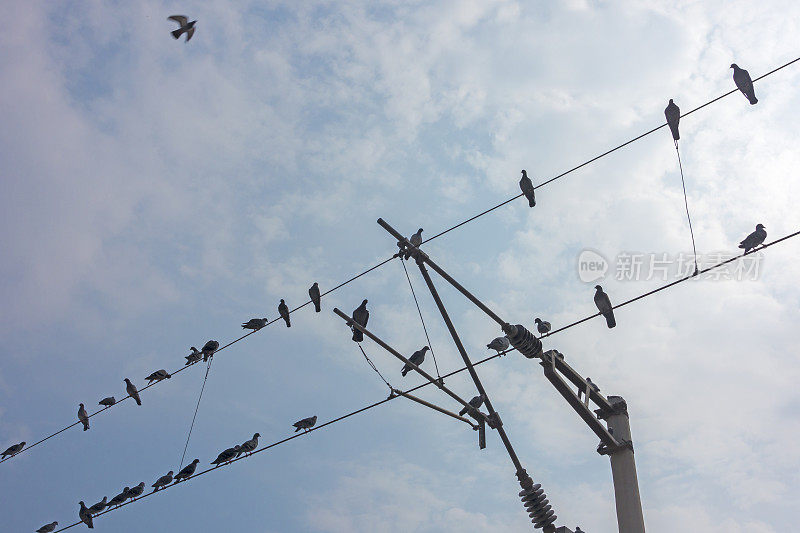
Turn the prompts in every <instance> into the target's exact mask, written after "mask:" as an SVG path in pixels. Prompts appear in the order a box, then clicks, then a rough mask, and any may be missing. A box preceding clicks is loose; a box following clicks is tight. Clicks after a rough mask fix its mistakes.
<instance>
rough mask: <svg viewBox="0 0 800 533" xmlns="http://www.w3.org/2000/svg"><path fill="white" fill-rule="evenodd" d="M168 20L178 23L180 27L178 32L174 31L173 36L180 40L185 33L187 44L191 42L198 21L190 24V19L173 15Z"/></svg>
mask: <svg viewBox="0 0 800 533" xmlns="http://www.w3.org/2000/svg"><path fill="white" fill-rule="evenodd" d="M167 20H174V21H175V22H177V23H178V24H179V25H180V27H179V28H178V29H177V30H174V31H172V32H171V33H172V36H173V37H174V38H176V39H178V38H179V37H180V36H181V35H183V34H184V33H185V34H186V42H187V43H188V42H189V39H191V38H192V35H194V25H195V24H196V23H197V21H196V20H193V21H191V22H189V19H188V18H186V17H184V16H183V15H172V16H169V17H167Z"/></svg>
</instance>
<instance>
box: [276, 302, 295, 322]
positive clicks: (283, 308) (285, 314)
mask: <svg viewBox="0 0 800 533" xmlns="http://www.w3.org/2000/svg"><path fill="white" fill-rule="evenodd" d="M278 313H280V315H281V318H283V319H284V320H285V321H286V327H287V328H290V327H292V321H291V320H290V319H289V306H287V305H286V302H285V301H283V299H281V303H279V304H278Z"/></svg>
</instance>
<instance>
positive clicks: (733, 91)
mask: <svg viewBox="0 0 800 533" xmlns="http://www.w3.org/2000/svg"><path fill="white" fill-rule="evenodd" d="M798 61H800V57H798V58H796V59H793V60H791V61H789V62H788V63H784V64H783V65H781V66H779V67H777V68H774V69H772V70H770V71H769V72H767V73H766V74H762V75H761V76H759V77H757V78H756V79H754V80H753V83H755V82H757V81H758V80H761V79H764V78H766V77H767V76H769V75H771V74H774V73H776V72H778V71H779V70H781V69H784V68H786V67H788V66H789V65H791V64H793V63H796V62H798ZM738 90H739V89H732V90H730V91H728V92H727V93H725V94H723V95H720V96H717V97H716V98H714V99H713V100H709V101H708V102H706V103H704V104H702V105H700V106H698V107H695V108H694V109H692V110H690V111H687V112H686V113H684V114H682V115H681V118H683V117H685V116H687V115H691V114H692V113H694V112H695V111H700V110H701V109H703V108H704V107H706V106H709V105H711V104H713V103H714V102H717V101H719V100H722V99H723V98H725V97H726V96H730V95H731V94H733V93H735V92H737V91H738ZM666 125H667V123H666V122H664V123H663V124H661V125H660V126H657V127H655V128H653V129H651V130H650V131H647V132H645V133H642V134H641V135H639V136H637V137H634V138H633V139H630V140H629V141H625V142H624V143H622V144H620V145H617V146H615V147H614V148H611V149H610V150H607V151H605V152H603V153H602V154H600V155H597V156H595V157H593V158H591V159H588V160H586V161H584V162H583V163H581V164H579V165H577V166H574V167H572V168H571V169H569V170H567V171H564V172H562V173H561V174H558V175H557V176H553V177H552V178H550V179H549V180H546V181H544V182H542V183H540V184H539V185H536V186H535V187H534V190H535V189H538V188H540V187H544V186H545V185H547V184H549V183H552V182H554V181H556V180H557V179H560V178H563V177H564V176H566V175H567V174H571V173H573V172H575V171H576V170H579V169H581V168H583V167H585V166H586V165H589V164H591V163H594V162H595V161H597V160H598V159H601V158H603V157H605V156H607V155H609V154H611V153H613V152H616V151H617V150H619V149H621V148H624V147H626V146H628V145H629V144H631V143H634V142H636V141H638V140H639V139H643V138H644V137H647V136H648V135H650V134H651V133H654V132H656V131H658V130H660V129H661V128H663V127H664V126H666ZM521 196H523V194H522V193H520V194H518V195H516V196H514V197H513V198H509V199H508V200H506V201H504V202H501V203H499V204H497V205H496V206H494V207H490V208H489V209H487V210H485V211H482V212H480V213H478V214H477V215H475V216H473V217H470V218H468V219H467V220H464V221H463V222H459V223H458V224H456V225H455V226H451V227H449V228H447V229H446V230H444V231H441V232H439V233H437V234H436V235H434V236H433V237H430V238H428V239H425V240H424V241H422V242H423V243H426V242H429V241H432V240H433V239H437V238H439V237H441V236H442V235H444V234H445V233H449V232H451V231H453V230H454V229H456V228H460V227H461V226H463V225H464V224H467V223H468V222H472V221H473V220H475V219H476V218H480V217H482V216H483V215H485V214H487V213H490V212H492V211H494V210H495V209H498V208H500V207H503V206H504V205H506V204H507V203H509V202H513V201H514V200H516V199H517V198H520V197H521Z"/></svg>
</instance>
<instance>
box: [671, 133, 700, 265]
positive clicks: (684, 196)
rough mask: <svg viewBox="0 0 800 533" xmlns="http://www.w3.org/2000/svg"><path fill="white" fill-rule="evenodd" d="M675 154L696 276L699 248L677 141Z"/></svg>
mask: <svg viewBox="0 0 800 533" xmlns="http://www.w3.org/2000/svg"><path fill="white" fill-rule="evenodd" d="M675 153H676V154H678V168H679V169H680V170H681V185H683V203H684V205H685V206H686V219H687V220H688V221H689V234H690V235H691V236H692V252H693V253H694V255H693V256H692V257H694V275H695V276H696V275H697V274H698V270H697V248H696V247H695V244H694V230H693V229H692V217H691V215H689V200H688V199H687V198H686V181H685V180H684V179H683V164H681V151H680V150H678V141H675Z"/></svg>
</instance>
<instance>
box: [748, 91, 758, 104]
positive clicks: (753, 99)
mask: <svg viewBox="0 0 800 533" xmlns="http://www.w3.org/2000/svg"><path fill="white" fill-rule="evenodd" d="M746 96H747V99H748V100H750V105H756V104H757V103H758V98H756V95H755V93H753V94H748V95H746Z"/></svg>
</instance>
